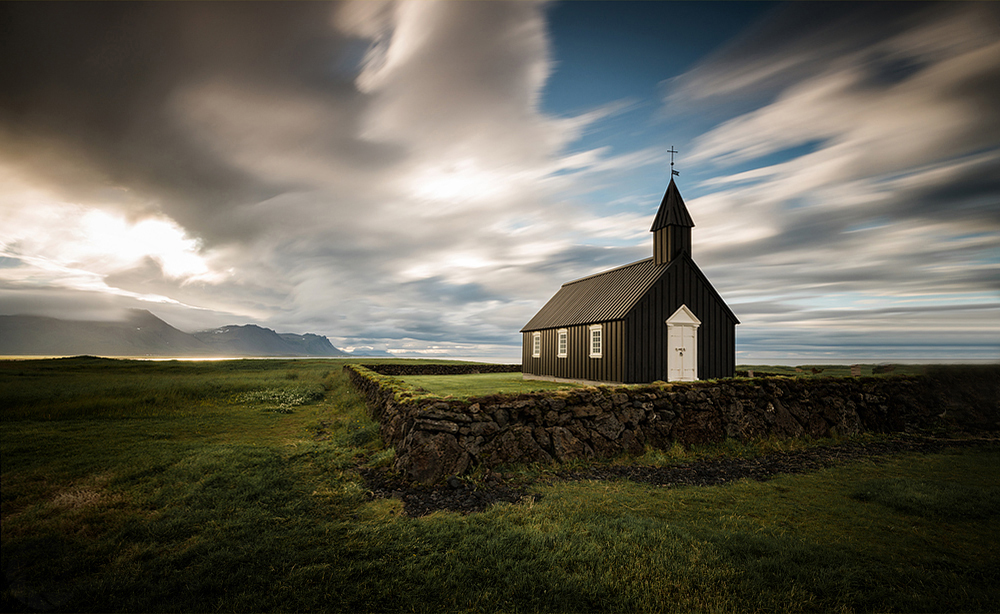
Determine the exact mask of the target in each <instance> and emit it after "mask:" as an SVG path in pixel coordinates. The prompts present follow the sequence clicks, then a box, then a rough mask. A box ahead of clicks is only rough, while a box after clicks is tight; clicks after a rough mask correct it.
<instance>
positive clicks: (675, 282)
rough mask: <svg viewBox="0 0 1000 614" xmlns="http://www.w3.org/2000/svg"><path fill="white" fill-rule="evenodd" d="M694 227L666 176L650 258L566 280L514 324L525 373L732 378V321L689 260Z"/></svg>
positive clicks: (597, 378)
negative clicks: (520, 323) (522, 323)
mask: <svg viewBox="0 0 1000 614" xmlns="http://www.w3.org/2000/svg"><path fill="white" fill-rule="evenodd" d="M673 174H674V173H671V175H673ZM693 227H694V222H693V221H692V220H691V215H690V214H689V213H688V210H687V207H685V206H684V199H683V198H681V194H680V191H679V190H678V189H677V185H676V184H675V183H674V180H673V176H671V178H670V184H669V185H668V186H667V191H666V193H665V194H664V195H663V200H662V201H661V202H660V209H659V211H658V212H657V214H656V218H655V219H654V220H653V226H652V228H651V229H650V232H652V233H653V257H652V258H646V259H645V260H640V261H638V262H633V263H632V264H627V265H625V266H621V267H618V268H614V269H611V270H608V271H604V272H603V273H597V274H595V275H590V276H588V277H584V278H582V279H577V280H575V281H570V282H567V283H565V284H563V286H562V288H560V289H559V291H558V292H556V294H555V296H553V297H552V298H551V299H549V302H548V303H546V304H545V306H544V307H542V309H541V310H540V311H539V312H538V313H537V314H535V317H533V318H531V321H530V322H528V323H527V324H525V326H524V328H522V329H521V334H522V350H521V364H522V369H521V370H522V371H523V373H524V377H525V378H526V379H532V378H534V379H554V380H575V381H585V382H594V383H597V382H602V383H603V382H617V383H624V384H637V383H645V382H653V381H657V380H662V381H692V380H698V379H714V378H719V377H732V376H733V374H734V371H735V369H736V325H737V324H739V320H738V319H737V318H736V316H735V315H734V314H733V312H732V310H731V309H729V307H728V306H727V305H726V303H725V301H723V300H722V297H721V296H719V293H718V292H716V291H715V288H713V287H712V284H711V283H710V282H709V281H708V278H706V277H705V275H704V273H702V272H701V270H700V269H699V268H698V265H697V264H695V262H694V260H692V259H691V228H693Z"/></svg>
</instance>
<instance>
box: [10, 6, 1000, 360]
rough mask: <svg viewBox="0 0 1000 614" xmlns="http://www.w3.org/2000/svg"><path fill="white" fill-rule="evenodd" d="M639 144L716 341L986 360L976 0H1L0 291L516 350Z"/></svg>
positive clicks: (995, 246) (986, 39) (989, 118)
mask: <svg viewBox="0 0 1000 614" xmlns="http://www.w3.org/2000/svg"><path fill="white" fill-rule="evenodd" d="M670 148H674V149H675V150H676V151H677V152H678V153H677V154H676V156H675V158H674V162H675V167H674V168H675V169H676V170H678V171H679V172H680V175H679V176H678V177H677V178H676V181H677V184H678V187H679V188H680V191H681V193H682V194H683V196H684V199H685V201H686V203H687V207H688V210H689V211H690V213H691V216H692V218H693V219H694V222H695V225H696V226H695V228H694V229H693V233H692V240H693V247H692V251H693V253H692V256H693V258H694V260H695V261H696V262H697V263H698V264H699V266H700V268H701V269H702V271H703V272H704V273H705V274H706V275H707V277H708V278H709V279H710V280H711V281H712V283H713V285H714V286H715V288H716V289H717V290H718V291H719V293H720V294H721V295H722V296H723V297H724V298H725V300H726V301H727V302H728V304H729V305H730V306H731V308H732V309H733V311H734V312H735V313H736V315H737V316H738V317H739V318H740V321H741V324H740V325H739V326H738V328H737V352H738V353H737V361H738V362H739V363H741V364H815V363H845V362H846V363H851V362H889V361H897V362H928V361H931V362H936V361H949V362H964V361H983V360H993V361H996V360H1000V3H971V4H970V3H961V2H948V3H943V4H934V3H916V4H909V3H902V2H890V3H884V4H883V3H860V4H852V3H842V2H834V3H809V2H794V3H788V4H784V3H739V2H707V3H698V2H694V3H685V2H662V3H661V2H639V3H631V2H612V3H603V2H552V3H534V2H527V1H524V2H441V3H437V2H423V1H406V2H357V3H343V4H339V3H338V4H327V3H321V2H306V3H294V2H282V3H239V2H232V3H212V4H202V3H197V2H183V3H129V2H122V3H118V2H115V3H91V2H87V3H58V4H47V3H36V2H30V3H10V2H7V3H0V315H2V314H6V315H13V314H34V315H44V316H52V317H60V318H67V319H76V320H113V319H118V318H121V317H122V314H123V313H124V310H125V309H130V308H139V309H147V310H149V311H151V312H153V313H154V314H156V315H157V316H159V317H160V318H161V319H163V320H165V321H167V322H168V323H170V324H172V325H174V326H176V327H177V328H180V329H182V330H186V331H197V330H205V329H210V328H214V327H217V326H222V325H227V324H244V323H255V324H259V325H261V326H266V327H269V328H273V329H275V330H278V331H279V332H295V333H306V332H310V333H316V334H321V335H326V336H328V337H329V338H330V340H331V341H332V342H333V344H334V345H336V346H337V347H340V348H342V349H347V350H354V349H376V350H386V351H389V352H391V353H394V354H397V355H400V356H430V357H434V356H440V357H443V356H450V357H475V358H480V359H490V360H499V361H510V362H516V361H517V360H519V356H520V342H521V337H520V334H519V332H518V331H519V330H520V329H521V327H522V326H524V324H525V323H526V322H527V321H528V320H529V319H530V318H531V317H532V316H533V315H534V313H535V312H536V311H537V310H538V309H539V308H541V306H542V305H543V304H544V303H545V302H546V301H547V300H548V299H549V298H550V297H551V296H552V295H553V294H554V293H555V292H556V291H557V290H558V289H559V286H560V285H561V284H562V283H564V282H566V281H570V280H573V279H577V278H579V277H583V276H585V275H589V274H592V273H595V272H598V271H601V270H605V269H607V268H612V267H615V266H620V265H623V264H627V263H630V262H634V261H636V260H640V259H642V258H646V257H649V256H650V255H651V254H652V235H651V234H650V233H649V227H650V224H651V223H652V219H653V217H654V215H655V213H656V209H657V207H658V205H659V202H660V199H661V197H662V195H663V192H664V190H665V188H666V184H667V182H668V181H669V179H670V157H669V154H668V153H667V150H669V149H670Z"/></svg>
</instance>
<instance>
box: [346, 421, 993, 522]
mask: <svg viewBox="0 0 1000 614" xmlns="http://www.w3.org/2000/svg"><path fill="white" fill-rule="evenodd" d="M984 445H985V446H997V445H1000V440H997V439H954V440H951V439H932V438H914V437H907V438H895V439H885V440H881V441H877V442H868V443H861V442H845V443H841V444H836V445H831V446H823V447H817V448H811V449H808V450H801V451H797V452H773V453H769V454H765V455H762V456H758V457H754V458H720V459H710V460H698V461H691V462H685V463H681V464H677V465H671V466H669V467H653V466H649V465H594V466H592V467H589V468H587V469H582V470H574V471H556V472H555V473H554V474H549V475H548V476H546V477H545V478H544V479H545V481H546V482H550V481H551V480H552V479H556V480H631V481H633V482H641V483H644V484H652V485H654V486H663V487H668V488H669V487H674V486H716V485H720V484H726V483H729V482H735V481H737V480H741V479H750V480H758V481H766V480H769V479H771V478H773V477H775V476H777V475H782V474H793V473H807V472H810V471H818V470H820V469H823V468H825V467H832V466H835V465H841V464H844V463H848V462H851V461H855V460H859V459H862V458H865V459H884V458H885V457H888V456H891V455H895V454H903V453H919V454H929V453H934V452H940V451H942V450H945V449H948V448H959V447H971V446H984ZM358 471H359V473H361V476H362V477H363V478H364V480H365V485H366V486H367V488H368V497H369V498H370V499H386V498H394V499H399V500H400V501H402V502H403V511H404V513H405V514H406V515H407V516H410V517H418V516H424V515H427V514H431V513H433V512H436V511H451V512H458V513H460V514H471V513H476V512H481V511H484V510H486V509H487V508H489V507H490V506H492V505H494V504H496V503H500V502H507V503H517V502H519V501H522V500H526V499H530V500H536V501H537V500H539V499H540V498H541V495H537V494H532V493H530V492H529V489H530V488H531V486H532V485H533V484H532V483H527V484H521V483H518V484H514V483H511V482H510V481H508V480H503V479H501V478H500V477H499V476H497V475H496V474H494V475H492V476H490V477H488V478H487V479H486V480H483V481H481V482H477V483H472V482H470V481H466V480H461V479H459V478H451V479H450V480H448V483H447V484H444V485H436V486H421V485H415V484H412V483H408V482H406V481H404V480H402V479H401V478H399V477H397V476H394V475H393V474H391V473H389V472H388V471H386V470H384V469H381V470H380V469H359V470H358Z"/></svg>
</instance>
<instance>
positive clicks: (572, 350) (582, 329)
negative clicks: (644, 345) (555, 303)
mask: <svg viewBox="0 0 1000 614" xmlns="http://www.w3.org/2000/svg"><path fill="white" fill-rule="evenodd" d="M599 324H601V325H602V327H603V339H604V341H603V345H604V350H603V353H602V356H601V358H590V337H589V331H590V325H589V324H580V325H577V326H565V327H560V328H565V329H566V332H567V348H566V349H567V352H566V354H567V356H566V358H559V357H558V356H557V351H558V343H559V337H558V331H559V329H555V328H549V329H544V330H541V331H538V332H539V333H541V335H542V351H541V356H540V357H538V358H534V357H532V355H531V350H532V334H533V332H525V333H521V365H522V372H524V373H530V374H532V375H546V376H550V377H559V378H564V379H582V380H592V381H602V382H622V381H624V380H623V379H622V378H623V376H624V374H623V370H622V367H623V359H622V357H623V355H624V342H625V340H624V326H623V323H622V322H621V321H614V322H600V323H599Z"/></svg>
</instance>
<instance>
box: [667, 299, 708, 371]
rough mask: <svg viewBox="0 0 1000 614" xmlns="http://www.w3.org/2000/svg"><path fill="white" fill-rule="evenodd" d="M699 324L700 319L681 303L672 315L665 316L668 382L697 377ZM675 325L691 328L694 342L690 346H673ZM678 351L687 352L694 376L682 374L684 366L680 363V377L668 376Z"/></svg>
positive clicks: (677, 356)
mask: <svg viewBox="0 0 1000 614" xmlns="http://www.w3.org/2000/svg"><path fill="white" fill-rule="evenodd" d="M699 326H701V320H699V319H698V316H696V315H694V312H693V311H691V310H690V309H688V307H687V305H681V306H680V307H678V308H677V311H675V312H674V313H673V315H672V316H670V317H669V318H667V381H668V382H691V381H695V380H697V379H698V327H699ZM675 327H685V328H690V329H693V330H692V332H693V335H692V337H693V338H694V343H693V344H692V347H690V348H687V347H682V348H680V349H678V348H675V347H674V346H673V335H672V334H671V333H672V332H673V329H674V328H675ZM680 352H689V356H690V358H691V361H692V362H693V363H694V377H691V378H688V377H685V376H684V367H683V363H681V368H680V371H681V377H679V378H674V379H671V378H670V367H671V366H672V365H675V364H676V361H677V360H678V358H679V357H680V356H679V353H680Z"/></svg>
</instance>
